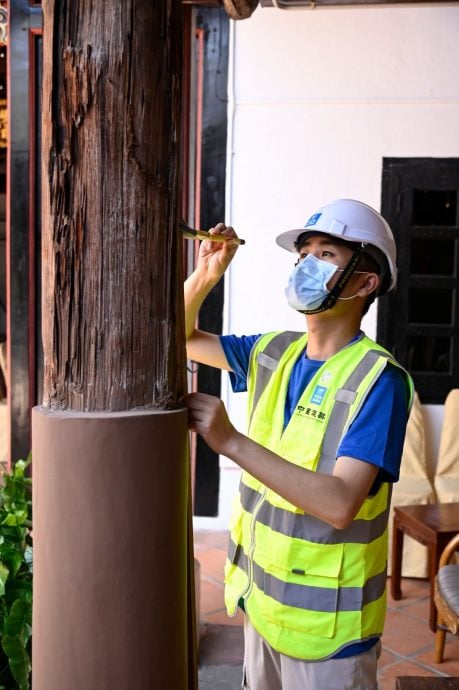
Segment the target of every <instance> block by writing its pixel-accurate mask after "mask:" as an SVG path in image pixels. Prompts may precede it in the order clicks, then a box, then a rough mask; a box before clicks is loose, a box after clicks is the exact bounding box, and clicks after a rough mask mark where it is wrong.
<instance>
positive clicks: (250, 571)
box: [232, 487, 268, 618]
mask: <svg viewBox="0 0 459 690" xmlns="http://www.w3.org/2000/svg"><path fill="white" fill-rule="evenodd" d="M267 491H268V489H267V488H266V487H265V488H264V489H263V493H262V494H261V496H260V498H259V500H258V503H257V504H256V506H255V507H254V509H253V511H252V521H251V523H250V547H249V552H248V554H247V577H248V583H247V587H246V588H245V589H244V590H243V591H242V592H241V593H240V594H239V596H238V598H237V600H238V601H239V599H244V600H245V601H246V600H247V599H248V598H249V596H250V593H251V591H252V587H253V553H254V551H255V523H256V521H257V515H258V513H259V512H260V508H261V506H262V503H264V500H265V498H266V493H267ZM236 614H237V606H236V610H235V613H234V614H233V616H232V617H233V618H234V616H235V615H236Z"/></svg>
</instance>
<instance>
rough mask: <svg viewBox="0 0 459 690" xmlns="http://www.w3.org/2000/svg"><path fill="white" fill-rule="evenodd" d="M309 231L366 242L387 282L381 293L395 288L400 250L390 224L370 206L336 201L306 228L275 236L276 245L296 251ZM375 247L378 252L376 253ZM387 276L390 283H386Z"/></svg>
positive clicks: (311, 219)
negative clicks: (396, 245) (297, 242)
mask: <svg viewBox="0 0 459 690" xmlns="http://www.w3.org/2000/svg"><path fill="white" fill-rule="evenodd" d="M308 231H311V232H323V233H325V234H327V235H333V236H334V237H337V238H338V239H340V240H343V241H344V242H359V243H364V244H365V245H366V247H365V253H366V254H369V255H370V256H372V257H373V258H374V259H375V261H376V262H377V263H378V265H379V266H380V268H381V278H382V281H383V283H384V282H388V286H387V287H386V289H384V287H383V290H382V292H388V291H389V290H392V289H393V288H394V287H395V285H396V283H397V267H396V258H397V250H396V247H395V240H394V236H393V234H392V230H391V229H390V227H389V224H388V223H387V222H386V221H385V220H384V218H383V217H382V215H381V214H380V213H378V212H377V211H375V210H374V209H373V208H371V206H367V204H364V203H363V202H362V201H355V200H354V199H336V200H335V201H332V202H331V203H330V204H327V205H326V206H322V208H320V209H319V210H318V211H317V212H316V213H314V214H313V215H312V216H311V217H310V218H309V220H308V221H307V223H306V225H305V226H304V227H303V228H295V229H294V230H288V231H287V232H283V233H282V234H281V235H279V236H278V237H276V242H277V244H278V245H279V246H280V247H283V248H284V249H288V250H289V251H291V252H296V251H297V249H298V248H297V246H296V241H297V239H298V237H299V236H300V235H301V234H302V233H304V232H308ZM374 248H375V249H376V250H379V251H374ZM381 253H382V255H383V256H381ZM384 257H385V259H386V261H387V264H386V262H385V261H384ZM387 274H389V275H387ZM385 277H387V278H388V279H389V280H388V281H384V278H385Z"/></svg>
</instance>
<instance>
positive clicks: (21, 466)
mask: <svg viewBox="0 0 459 690" xmlns="http://www.w3.org/2000/svg"><path fill="white" fill-rule="evenodd" d="M29 464H30V457H29V459H28V460H26V461H24V460H18V461H17V462H16V463H15V464H14V466H13V468H12V469H11V471H9V472H4V473H3V474H2V476H1V478H0V481H1V486H0V690H29V688H30V672H31V642H32V640H31V633H32V535H31V529H32V482H31V479H29V478H28V477H27V476H26V468H27V466H28V465H29Z"/></svg>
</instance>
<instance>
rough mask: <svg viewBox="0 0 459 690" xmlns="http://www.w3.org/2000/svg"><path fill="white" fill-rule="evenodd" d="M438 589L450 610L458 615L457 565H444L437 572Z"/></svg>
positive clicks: (458, 566) (458, 583) (458, 580)
mask: <svg viewBox="0 0 459 690" xmlns="http://www.w3.org/2000/svg"><path fill="white" fill-rule="evenodd" d="M437 583H438V591H439V593H440V595H441V597H442V598H443V599H444V600H445V602H446V603H447V605H448V606H449V608H450V609H451V611H453V612H454V613H455V614H456V615H459V565H445V566H443V568H440V570H439V571H438V574H437Z"/></svg>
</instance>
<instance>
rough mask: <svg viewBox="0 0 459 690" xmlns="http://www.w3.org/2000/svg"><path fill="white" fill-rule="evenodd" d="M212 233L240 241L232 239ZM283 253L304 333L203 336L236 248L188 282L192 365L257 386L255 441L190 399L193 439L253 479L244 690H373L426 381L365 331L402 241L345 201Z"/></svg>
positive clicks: (207, 258)
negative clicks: (400, 501) (418, 402)
mask: <svg viewBox="0 0 459 690" xmlns="http://www.w3.org/2000/svg"><path fill="white" fill-rule="evenodd" d="M211 232H218V233H223V234H226V235H227V236H228V237H229V238H231V237H235V233H234V231H233V229H232V228H228V227H225V226H224V225H223V224H220V225H217V226H216V228H214V229H213V230H212V231H211ZM277 243H278V244H279V245H280V246H281V247H283V248H285V249H288V250H290V251H295V252H297V254H298V262H297V265H296V267H295V269H294V270H293V272H292V274H291V276H290V278H289V281H288V286H287V289H286V295H287V300H288V303H289V304H290V306H292V307H293V308H294V309H296V310H298V311H300V312H302V313H304V314H305V315H306V332H305V333H303V334H301V333H295V334H293V333H274V334H273V333H271V334H267V335H263V336H258V335H256V336H249V337H242V338H237V337H235V336H221V337H219V336H216V335H212V334H209V333H204V332H202V331H199V330H197V329H195V322H196V317H197V314H198V311H199V308H200V306H201V304H202V302H203V300H204V298H205V297H206V295H207V294H208V292H209V291H210V290H211V288H212V287H213V286H214V285H215V283H216V282H217V281H218V279H219V278H220V277H221V276H222V275H223V273H224V271H225V270H226V268H227V266H228V265H229V263H230V261H231V260H232V258H233V256H234V254H235V251H236V248H237V247H236V245H235V243H234V242H232V241H231V239H229V240H228V242H227V243H226V244H223V245H221V244H217V243H212V242H205V243H203V245H201V249H200V254H199V259H198V264H197V267H196V270H195V271H194V273H193V274H192V275H191V276H190V277H189V279H188V280H187V281H186V287H185V306H186V329H187V347H188V355H189V357H190V358H191V359H193V360H196V361H198V362H203V363H205V364H209V365H212V366H215V367H219V368H220V369H224V370H228V371H229V372H230V375H231V378H232V382H233V388H234V389H235V390H243V389H245V387H247V390H248V397H249V431H248V436H245V435H243V434H241V433H239V432H238V431H237V430H236V429H235V428H234V427H233V425H232V424H231V422H230V420H229V419H228V416H227V414H226V411H225V408H224V406H223V404H222V402H221V401H220V400H218V399H217V398H214V397H213V396H208V395H204V394H201V393H194V394H191V395H190V396H188V399H187V405H188V408H189V419H190V428H191V429H192V430H193V431H196V432H197V433H199V434H201V435H202V437H203V438H204V440H205V441H206V442H207V443H208V445H209V446H210V447H211V448H213V449H214V451H216V452H217V453H221V454H223V455H225V456H227V457H229V458H231V459H232V460H233V461H234V462H236V463H237V464H238V465H239V466H240V467H241V468H242V469H243V473H242V478H241V485H240V493H239V497H238V501H237V505H236V506H235V512H234V515H233V519H232V526H231V538H230V547H229V554H228V560H227V563H226V567H225V582H226V589H225V600H226V606H227V609H228V613H229V615H234V614H235V612H236V610H237V606H241V607H242V608H243V610H244V611H245V614H246V616H245V626H244V632H245V660H244V664H245V667H244V674H245V680H244V682H245V685H244V687H246V688H249V689H250V690H299V689H300V688H301V689H302V690H303V689H304V688H307V689H308V690H374V688H376V687H377V681H376V665H377V659H378V656H379V654H380V636H381V633H382V630H383V624H384V617H385V608H386V607H385V597H386V561H387V519H388V514H389V503H390V494H391V491H390V488H391V483H392V482H394V481H397V479H398V473H399V466H400V459H401V454H402V448H403V441H404V435H405V428H406V423H407V417H408V412H409V409H410V406H411V402H412V396H413V385H412V382H411V379H410V377H409V375H408V374H407V373H406V372H405V371H404V370H403V369H402V368H401V367H400V366H399V365H398V364H397V362H395V360H394V359H393V358H392V356H391V355H390V354H389V353H388V352H387V351H385V350H384V349H383V348H382V347H380V346H379V345H377V344H376V343H375V342H373V341H372V340H370V339H369V338H367V337H366V336H365V335H364V334H363V333H362V331H361V330H360V324H361V319H362V316H363V314H364V313H365V311H366V310H367V309H368V306H369V304H370V303H371V302H372V301H373V299H374V298H375V297H376V296H379V295H381V294H383V293H385V292H387V291H389V290H391V289H393V288H394V287H395V284H396V266H395V254H396V252H395V243H394V239H393V236H392V232H391V230H390V228H389V226H388V224H387V223H386V221H385V220H384V219H383V218H382V216H380V214H379V213H377V212H376V211H375V210H374V209H372V208H370V207H369V206H367V205H366V204H363V203H361V202H358V201H354V200H351V199H338V200H336V201H334V202H332V203H330V204H328V205H326V206H324V207H322V208H321V209H319V211H318V212H317V213H315V214H313V215H312V216H311V217H310V218H309V220H308V222H307V223H306V225H305V227H304V228H302V229H295V230H290V231H288V232H285V233H283V234H281V235H280V236H279V237H278V238H277Z"/></svg>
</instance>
